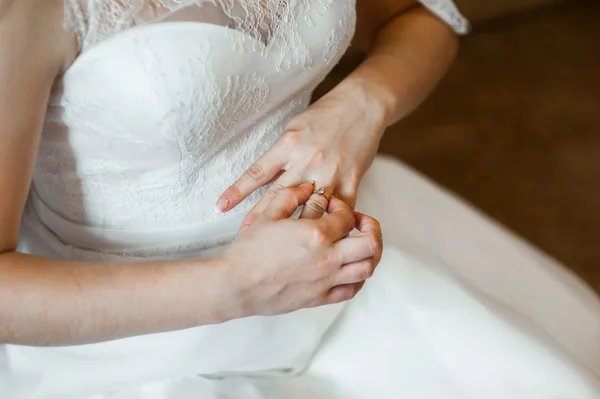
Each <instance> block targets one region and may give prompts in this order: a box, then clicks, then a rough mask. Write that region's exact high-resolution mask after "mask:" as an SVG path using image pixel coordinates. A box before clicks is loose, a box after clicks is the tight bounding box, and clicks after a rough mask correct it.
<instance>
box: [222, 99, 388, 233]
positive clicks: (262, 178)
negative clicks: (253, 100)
mask: <svg viewBox="0 0 600 399" xmlns="http://www.w3.org/2000/svg"><path fill="white" fill-rule="evenodd" d="M366 98H367V97H366V96H365V95H364V93H362V92H361V90H360V89H357V88H353V89H352V90H343V89H340V88H338V89H336V90H333V91H332V92H330V93H329V94H328V95H327V96H325V97H323V98H322V99H320V100H319V101H317V102H316V103H315V104H314V105H312V106H311V107H309V108H308V109H307V110H306V111H304V112H303V113H301V114H299V115H297V116H296V117H295V118H294V119H292V120H291V121H290V123H289V124H288V126H287V127H286V131H285V132H284V133H283V135H282V137H281V138H280V140H279V141H278V142H277V143H276V144H275V145H274V146H273V147H272V148H271V149H270V150H269V151H267V152H266V153H265V154H264V155H263V156H262V157H260V159H258V160H257V161H256V163H255V164H254V165H253V166H252V167H250V168H249V169H248V170H247V171H246V172H245V173H244V174H243V175H242V176H241V177H240V178H239V180H237V181H236V182H235V183H234V184H233V185H232V186H230V187H229V188H228V189H227V190H226V191H225V192H224V193H223V194H222V196H221V197H220V199H219V200H218V201H217V208H219V209H220V210H221V211H224V212H226V211H229V210H231V209H233V208H234V207H235V206H237V205H238V204H239V203H240V202H241V201H242V200H243V199H245V198H246V197H247V196H248V195H250V194H251V193H252V192H253V191H254V190H256V189H257V188H259V187H260V186H262V185H265V184H268V183H270V182H274V184H273V185H272V186H271V187H270V189H269V190H268V191H267V193H266V194H265V195H264V197H263V198H262V199H261V200H260V201H259V202H258V203H257V204H256V206H255V207H254V208H253V209H252V210H251V212H250V213H249V214H248V216H247V217H246V219H245V220H244V222H243V223H242V226H245V225H249V224H251V223H252V222H253V221H254V220H256V218H257V217H258V215H260V214H261V213H262V212H264V211H265V209H267V207H268V206H269V204H270V203H271V201H272V200H273V198H274V197H275V195H276V193H277V192H278V191H279V190H281V189H282V188H284V187H291V186H295V185H297V184H299V183H300V182H303V181H314V182H315V186H316V187H322V188H323V189H324V191H325V194H328V195H333V196H335V197H337V198H339V199H341V200H342V201H344V202H345V203H346V204H348V205H349V206H350V207H351V208H354V205H355V203H356V194H357V190H358V186H359V183H360V180H361V179H362V177H363V175H364V173H365V172H366V170H367V169H368V168H369V166H370V165H371V163H372V161H373V158H374V157H375V154H376V152H377V147H378V145H379V141H380V139H381V136H382V133H383V131H384V129H385V118H384V117H383V111H382V110H380V109H379V108H378V106H377V105H376V104H373V103H368V102H367V101H366ZM327 202H328V201H327V199H326V198H325V197H324V196H321V195H318V194H314V195H312V196H311V197H310V198H309V200H308V201H307V202H306V204H305V205H304V208H303V210H302V214H301V217H302V218H318V217H321V216H322V215H323V214H324V213H325V210H326V209H327Z"/></svg>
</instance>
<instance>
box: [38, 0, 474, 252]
mask: <svg viewBox="0 0 600 399" xmlns="http://www.w3.org/2000/svg"><path fill="white" fill-rule="evenodd" d="M65 1H66V19H65V24H66V26H67V28H68V29H69V30H70V31H72V32H74V33H75V34H76V35H77V37H78V39H79V43H80V46H81V51H82V52H83V54H82V55H81V56H80V59H78V60H76V62H75V64H74V65H73V67H71V68H70V69H69V70H67V72H66V73H65V74H64V76H63V78H62V79H60V80H59V81H57V84H56V86H55V88H54V90H53V92H52V95H51V98H50V102H49V107H48V112H47V117H46V121H45V125H44V132H43V134H42V139H41V141H40V146H39V152H38V158H37V164H36V170H35V173H34V177H33V186H32V189H33V190H34V191H35V193H36V195H37V196H38V197H39V199H40V201H41V202H43V203H44V205H45V207H47V208H48V209H49V210H50V211H51V213H52V214H54V215H56V219H62V220H64V221H67V222H68V223H70V224H71V225H72V226H80V229H81V230H82V231H87V230H86V228H87V227H89V228H91V229H92V230H93V231H101V232H105V233H106V234H109V235H110V234H113V233H114V232H115V231H134V232H136V234H134V236H137V232H139V236H140V239H143V237H148V235H152V234H164V238H165V239H164V245H161V246H156V245H154V244H152V245H145V244H144V243H139V245H133V244H132V246H127V245H125V246H124V244H123V245H121V244H122V243H118V242H115V243H113V244H114V245H113V244H111V245H109V246H106V245H103V244H100V243H98V242H95V238H94V236H90V237H89V240H88V242H89V244H86V245H76V244H74V242H73V240H72V239H69V238H68V237H64V236H61V235H60V234H59V233H58V227H57V226H52V225H51V224H52V222H48V223H49V224H46V226H45V227H47V228H48V230H49V232H50V233H51V234H54V235H55V236H56V238H58V240H57V242H60V243H62V244H60V245H62V246H63V247H64V248H63V249H64V250H63V251H62V252H63V253H68V255H66V256H67V257H69V258H73V259H80V260H86V259H87V260H115V259H138V258H144V257H149V258H156V257H167V258H168V257H177V256H183V254H185V253H190V251H191V252H194V251H195V250H196V249H201V248H204V247H205V246H206V245H208V244H210V243H207V242H204V241H205V240H204V238H200V237H195V238H192V242H185V243H184V242H180V241H177V240H175V241H172V240H170V239H169V237H170V235H171V233H169V232H173V231H176V230H178V229H186V228H189V227H196V226H202V225H203V224H206V223H211V222H220V221H225V220H226V219H227V218H231V217H238V216H240V214H245V213H246V212H247V211H248V210H249V209H250V208H251V207H252V206H253V204H254V203H256V201H257V200H258V199H259V198H260V197H261V196H262V194H263V193H264V188H263V189H261V190H258V191H257V192H255V193H254V194H253V195H252V196H251V197H250V198H249V199H248V200H246V201H244V202H243V203H242V204H241V205H240V206H239V207H238V208H236V210H235V211H234V212H233V213H232V214H230V213H228V214H221V213H217V212H215V211H214V203H215V202H216V200H217V198H218V196H219V195H220V194H221V193H222V191H223V190H224V189H226V188H227V186H228V185H229V184H231V183H232V182H233V181H234V180H235V179H236V178H237V177H239V176H240V175H241V174H242V173H243V171H244V170H245V169H247V168H248V167H249V166H250V165H251V164H252V163H253V162H254V161H255V160H256V158H257V157H258V156H260V155H261V154H262V153H264V152H265V151H267V150H268V149H269V148H270V147H271V146H272V145H273V144H274V143H275V142H276V140H277V139H278V138H279V136H280V134H281V133H282V132H283V129H284V128H285V126H286V124H287V122H288V121H289V120H290V118H292V117H293V116H294V115H296V114H298V113H299V112H301V111H302V110H303V109H305V108H306V107H307V106H308V104H309V102H310V96H311V93H312V91H313V90H314V89H315V87H316V86H317V85H318V84H319V83H320V82H321V81H322V79H323V78H324V77H325V76H326V75H327V74H328V73H329V71H331V69H332V68H333V67H334V65H335V64H336V63H337V62H338V61H339V60H340V58H341V57H342V54H343V53H344V52H345V51H346V49H347V48H348V46H349V45H350V41H351V39H352V36H353V34H354V27H355V23H356V15H355V9H356V5H355V0H110V1H109V0H65ZM436 4H437V5H436ZM436 4H432V5H431V7H438V8H437V10H438V11H439V12H440V13H442V12H444V13H446V14H444V15H446V17H445V18H447V20H448V22H449V23H451V24H452V25H453V26H455V29H457V30H460V29H463V28H464V27H465V26H466V25H464V22H463V19H461V18H462V17H460V14H458V12H457V11H456V10H455V8H453V5H451V3H449V2H442V1H438V2H437V3H436ZM163 21H164V22H171V21H192V22H201V23H193V24H191V25H189V24H181V23H179V24H159V23H158V22H163ZM150 23H156V25H162V27H155V28H151V29H150V28H148V29H147V28H146V27H142V26H139V29H130V28H134V27H135V26H138V25H144V24H145V25H148V24H150ZM461 24H463V25H461ZM101 44H104V46H102V45H101ZM94 234H96V233H94ZM102 234H104V233H102ZM175 235H176V234H175ZM161 237H163V236H161ZM161 240H162V238H161ZM67 248H69V249H68V250H67ZM140 248H141V249H140ZM65 251H66V252H65ZM59 252H60V251H59Z"/></svg>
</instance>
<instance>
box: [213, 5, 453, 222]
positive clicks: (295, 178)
mask: <svg viewBox="0 0 600 399" xmlns="http://www.w3.org/2000/svg"><path fill="white" fill-rule="evenodd" d="M357 7H358V31H357V33H356V36H355V37H356V38H357V39H356V41H357V43H356V45H357V46H358V47H359V48H362V49H364V50H365V51H367V53H368V56H367V58H366V60H365V61H364V62H363V63H362V65H360V66H359V67H358V68H357V69H356V70H355V71H354V72H353V73H352V74H350V75H349V76H348V77H347V78H346V79H344V80H343V81H342V82H341V83H340V84H339V85H338V86H337V87H335V88H334V89H333V90H332V91H330V92H329V93H328V94H327V95H325V96H324V97H323V98H321V99H320V100H319V101H317V102H316V103H315V104H313V105H312V106H311V107H309V108H308V109H307V110H305V111H304V112H302V113H300V114H299V115H297V116H296V117H295V118H294V119H292V120H291V121H290V123H289V124H288V126H287V127H286V129H285V132H284V134H283V135H282V137H281V139H280V140H279V141H278V142H277V143H276V144H275V145H274V146H273V147H272V148H271V149H270V150H269V151H267V152H266V153H265V154H264V155H262V156H261V157H260V158H259V159H258V160H257V161H256V162H255V164H254V165H253V166H252V167H250V168H249V169H248V170H247V171H246V173H245V174H244V175H242V176H241V177H240V179H239V180H238V181H237V182H235V183H234V184H233V185H232V186H231V187H230V188H228V189H227V190H226V191H225V192H224V193H223V194H222V196H221V198H220V199H219V200H218V202H217V206H218V207H219V208H220V209H221V210H222V211H224V212H227V211H230V210H231V209H233V208H235V207H236V206H237V205H238V204H239V203H240V202H241V201H242V200H243V199H244V198H246V197H247V196H248V195H250V194H251V193H252V192H254V191H255V190H256V189H257V188H259V187H260V186H262V185H264V184H266V183H267V182H270V181H273V180H274V179H275V180H274V181H275V182H274V184H273V185H272V186H271V188H270V190H269V191H268V192H267V193H266V194H265V196H264V197H263V198H262V199H261V200H260V201H259V202H258V203H257V204H256V206H255V207H254V209H252V210H251V211H250V213H249V214H248V216H247V217H246V219H245V220H244V222H243V225H249V224H251V223H252V222H253V221H254V219H255V218H256V217H257V215H259V214H260V213H261V212H263V211H264V210H265V209H267V207H268V206H269V203H270V199H271V198H272V196H273V193H274V192H275V191H277V190H278V189H280V188H281V187H287V186H290V185H294V184H297V183H298V182H301V181H304V180H314V181H316V182H317V186H320V187H323V188H324V189H325V191H326V193H328V194H334V195H336V196H337V197H338V198H341V199H342V200H343V201H344V202H346V203H347V204H349V205H350V206H351V207H354V205H355V203H356V195H357V192H358V188H359V186H360V182H361V179H362V177H363V176H364V174H365V172H366V171H367V169H368V168H369V166H370V165H371V163H372V162H373V159H374V157H375V154H376V153H377V149H378V147H379V142H380V140H381V138H382V136H383V133H384V131H385V129H386V127H388V126H389V125H390V124H393V123H395V122H397V121H398V120H400V119H402V118H404V117H405V116H406V115H408V114H409V113H410V112H412V111H413V110H414V109H415V108H416V107H417V106H418V105H419V104H421V102H422V101H423V100H424V99H425V98H426V97H427V95H429V93H430V92H431V91H432V90H433V88H434V87H435V86H436V85H437V84H438V82H439V81H440V79H441V78H442V76H443V75H444V74H445V73H446V71H447V70H448V68H449V66H450V64H451V62H452V60H453V59H454V57H455V55H456V52H457V48H458V38H457V36H456V34H454V33H453V32H452V31H451V29H450V28H449V27H448V26H446V24H445V23H444V22H442V21H441V20H440V19H439V18H437V17H436V16H434V15H432V14H431V13H430V12H429V11H427V10H425V9H424V8H423V7H422V6H420V5H418V3H417V1H416V0H358V2H357ZM326 204H327V201H326V199H325V198H323V197H322V196H320V195H313V196H311V198H310V199H309V201H308V202H307V204H306V206H305V207H304V210H303V213H302V217H304V218H317V217H320V216H321V215H323V213H324V212H325V208H326Z"/></svg>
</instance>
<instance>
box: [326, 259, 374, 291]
mask: <svg viewBox="0 0 600 399" xmlns="http://www.w3.org/2000/svg"><path fill="white" fill-rule="evenodd" d="M375 266H376V264H375V262H374V261H373V259H365V260H361V261H360V262H354V263H350V264H347V265H344V266H342V267H341V268H340V271H339V273H337V275H336V276H335V279H334V284H335V285H336V286H338V285H346V284H354V283H360V282H361V281H365V280H367V279H368V278H370V277H371V276H372V275H373V273H374V272H375Z"/></svg>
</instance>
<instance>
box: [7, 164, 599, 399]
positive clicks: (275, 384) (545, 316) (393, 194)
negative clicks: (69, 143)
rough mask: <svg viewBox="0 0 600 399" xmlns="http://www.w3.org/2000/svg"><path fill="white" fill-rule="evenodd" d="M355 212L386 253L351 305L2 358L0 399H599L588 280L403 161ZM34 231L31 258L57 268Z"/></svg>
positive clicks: (595, 316) (595, 321) (378, 180)
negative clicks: (376, 227)
mask: <svg viewBox="0 0 600 399" xmlns="http://www.w3.org/2000/svg"><path fill="white" fill-rule="evenodd" d="M358 209H359V210H361V211H362V212H365V213H367V214H370V215H372V216H374V217H376V218H378V219H379V220H380V221H381V223H382V226H383V231H384V239H385V248H386V249H385V253H384V257H383V259H382V261H381V264H380V266H379V268H378V269H377V271H376V273H375V275H374V276H373V278H372V279H370V280H369V281H368V283H367V284H366V286H365V288H364V289H363V291H362V292H361V293H360V294H359V295H358V296H357V297H356V298H355V299H354V300H353V301H351V302H350V303H348V304H345V305H335V306H328V307H323V308H319V309H309V310H302V311H299V312H295V313H292V314H289V315H283V316H277V317H273V318H269V317H258V318H247V319H240V320H234V321H232V322H229V323H224V324H221V325H217V326H205V327H199V328H197V329H190V330H185V331H179V332H172V333H165V334H154V335H148V336H143V337H134V338H128V339H126V340H118V341H112V342H108V343H100V344H94V345H84V346H77V347H67V348H31V347H23V346H14V345H0V398H2V399H16V398H19V399H21V398H35V399H50V398H52V399H58V398H60V399H108V398H111V399H117V398H118V399H125V398H126V399H188V398H189V399H192V398H194V399H200V398H201V399H216V398H240V399H271V398H281V399H296V398H297V399H308V398H310V399H354V398H356V399H372V398H377V399H397V398H410V399H440V398H444V399H455V398H456V399H470V398H473V399H475V398H477V399H482V398H486V399H508V398H510V399H550V398H566V399H595V398H600V384H599V379H600V306H599V302H598V299H597V298H596V296H595V295H594V294H593V293H592V291H591V290H590V289H589V288H588V287H587V286H586V285H585V284H584V283H583V282H582V281H580V280H579V279H578V278H577V277H575V276H574V275H572V274H571V273H569V272H568V271H567V270H566V269H565V268H564V267H562V266H561V265H560V264H558V263H557V262H556V261H554V260H552V259H551V258H549V257H547V256H545V255H544V254H542V253H540V252H539V251H537V250H536V249H534V248H532V247H531V246H530V245H528V244H527V243H525V242H524V241H522V240H520V239H518V238H516V237H515V236H513V235H512V234H510V233H508V232H507V231H505V230H504V229H503V228H501V227H499V226H497V225H496V224H494V223H493V222H491V221H490V220H488V219H487V218H486V217H485V216H482V215H481V214H479V213H478V212H477V211H475V210H473V209H472V208H470V207H469V206H467V205H466V204H464V203H463V202H461V201H459V200H457V199H456V198H454V197H452V196H451V195H449V194H448V193H446V192H444V191H443V190H442V189H440V188H439V187H437V186H435V185H434V184H432V183H431V182H429V181H427V180H426V179H425V178H423V177H422V176H419V175H418V174H416V173H415V172H413V171H411V170H410V169H409V168H407V167H405V166H404V165H402V164H400V163H399V162H397V161H395V160H391V159H387V158H381V157H380V158H378V159H377V160H376V161H375V163H374V164H373V167H372V168H371V170H370V171H369V173H368V174H367V176H366V177H365V179H364V183H363V185H362V186H361V196H360V200H359V205H358ZM38 211H40V210H38ZM42 219H44V218H42ZM233 224H235V223H232V227H233ZM27 226H28V227H27ZM27 226H25V225H24V231H25V233H24V234H25V235H29V241H28V242H29V243H30V244H29V247H30V248H29V250H27V248H26V249H25V250H26V251H28V252H35V253H42V254H44V253H43V252H44V251H56V252H60V249H59V248H58V247H57V245H56V244H52V243H51V238H49V237H47V236H45V234H46V233H44V232H43V231H42V230H43V228H42V227H41V226H40V225H36V224H35V223H30V224H28V225H27ZM222 227H223V225H221V228H222ZM235 227H237V225H236V226H235ZM36 240H37V241H39V245H38V244H35V243H36ZM26 241H27V240H26ZM42 242H43V245H42ZM32 243H33V244H32ZM36 247H37V249H35V248H36ZM43 248H46V249H43ZM48 248H50V249H48ZM57 248H58V249H57ZM59 255H60V254H59Z"/></svg>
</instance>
